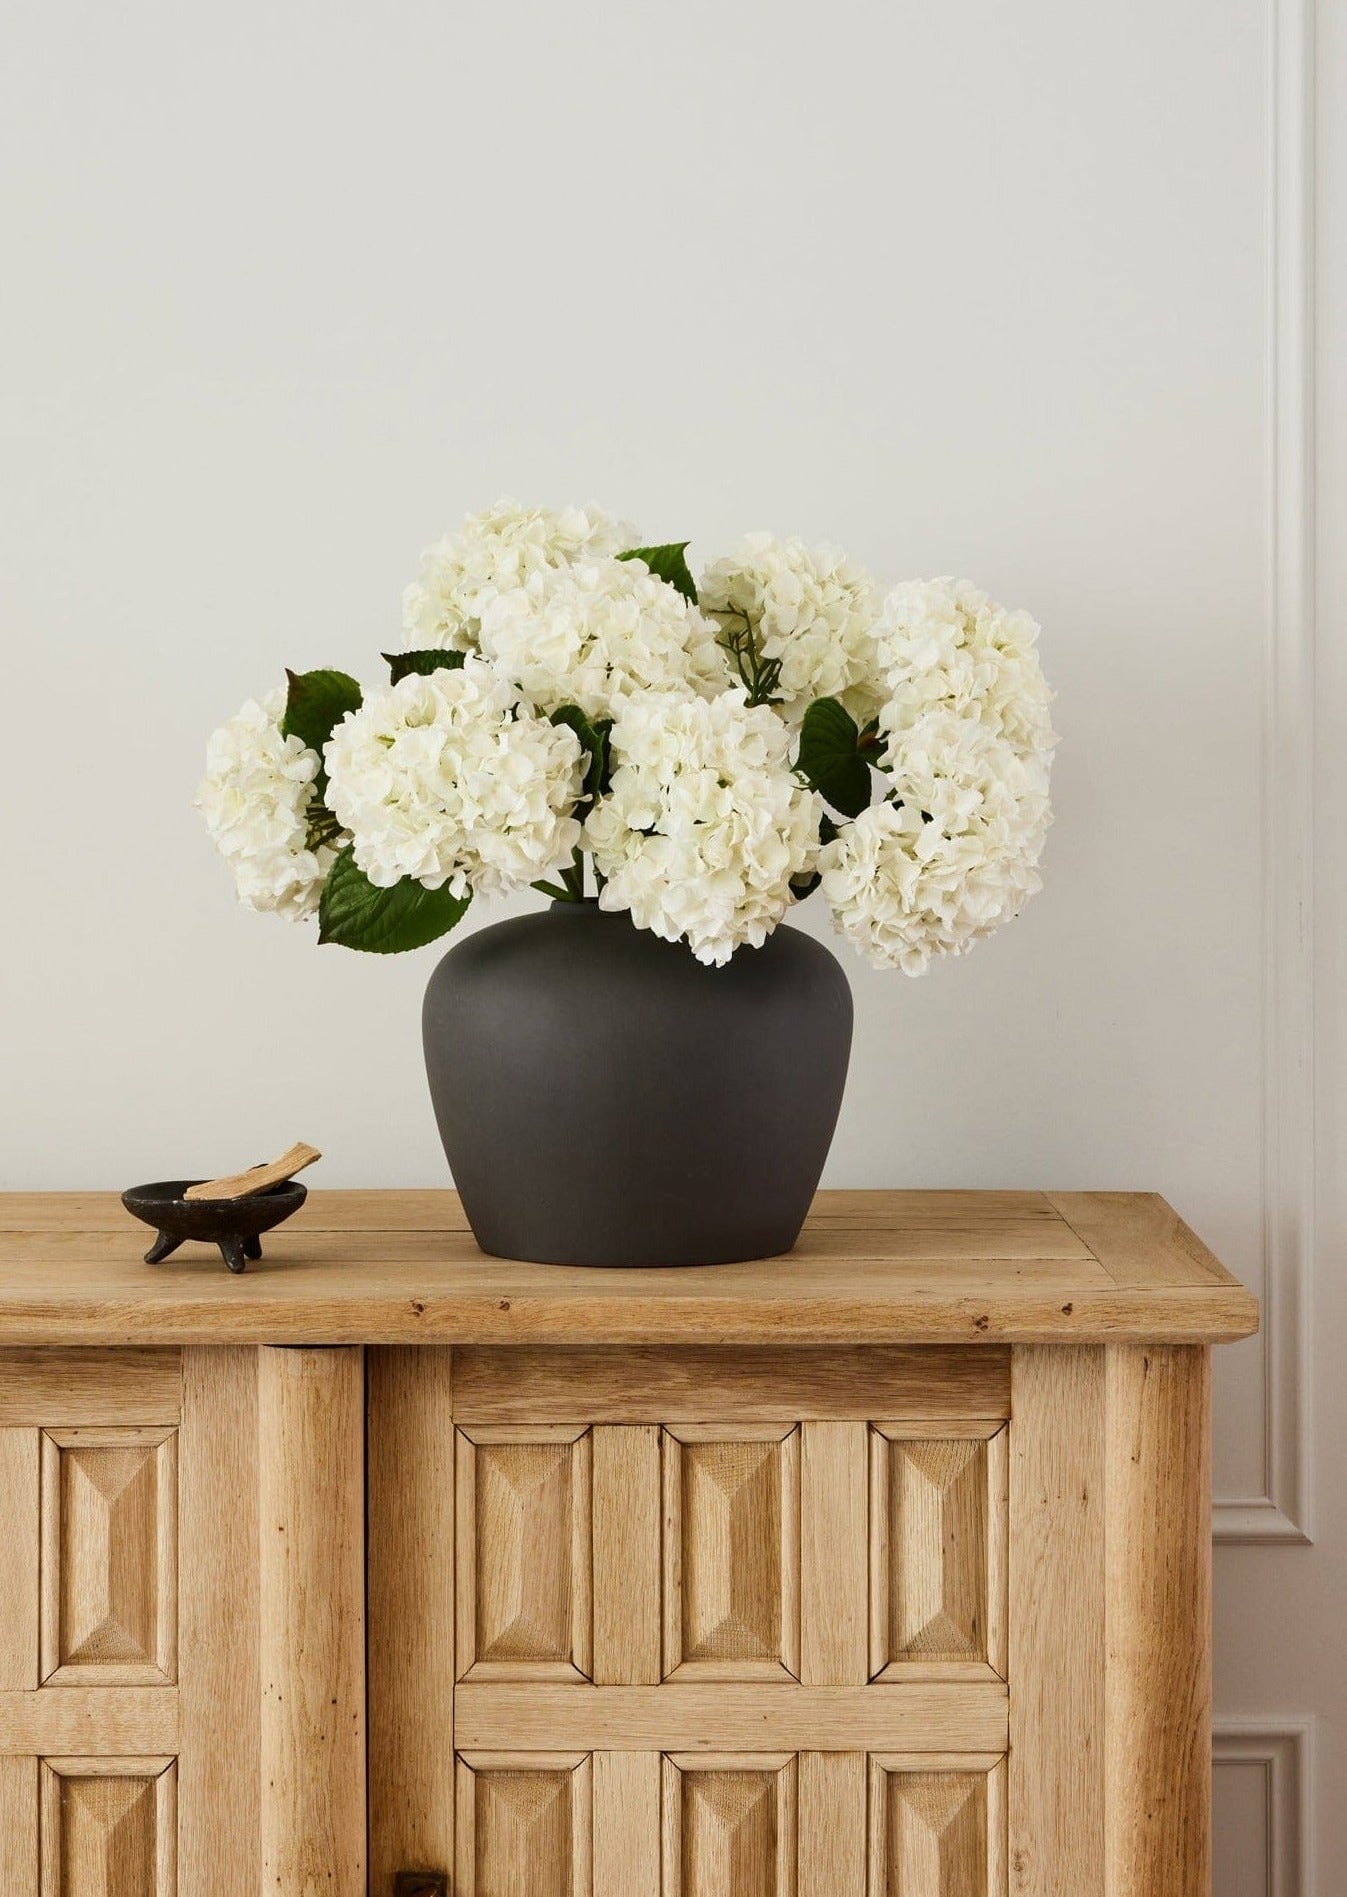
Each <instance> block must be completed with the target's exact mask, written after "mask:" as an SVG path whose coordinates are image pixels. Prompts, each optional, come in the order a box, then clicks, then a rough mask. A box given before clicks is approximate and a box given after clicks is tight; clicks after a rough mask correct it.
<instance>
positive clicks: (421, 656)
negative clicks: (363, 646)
mask: <svg viewBox="0 0 1347 1897" xmlns="http://www.w3.org/2000/svg"><path fill="white" fill-rule="evenodd" d="M382 656H383V658H384V660H385V661H386V663H387V665H388V682H389V684H390V685H396V684H397V682H398V680H399V679H401V678H406V677H407V676H408V674H409V673H411V672H417V673H419V674H420V676H421V677H422V678H425V677H426V676H427V675H428V674H429V673H431V672H457V671H460V670H461V669H462V665H463V661H464V659H466V658H467V656H468V655H467V653H466V652H442V651H439V650H438V649H432V650H431V651H429V652H385V653H384V654H383V655H382Z"/></svg>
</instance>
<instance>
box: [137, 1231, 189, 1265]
mask: <svg viewBox="0 0 1347 1897" xmlns="http://www.w3.org/2000/svg"><path fill="white" fill-rule="evenodd" d="M181 1243H182V1240H181V1239H180V1238H170V1236H169V1234H168V1233H167V1232H160V1234H159V1236H158V1238H156V1239H155V1241H154V1243H153V1245H151V1246H150V1249H149V1250H148V1251H147V1252H146V1254H145V1263H146V1264H147V1265H157V1264H158V1263H159V1262H160V1260H161V1259H164V1258H167V1257H168V1254H169V1253H170V1252H174V1251H176V1250H177V1249H178V1247H179V1245H181Z"/></svg>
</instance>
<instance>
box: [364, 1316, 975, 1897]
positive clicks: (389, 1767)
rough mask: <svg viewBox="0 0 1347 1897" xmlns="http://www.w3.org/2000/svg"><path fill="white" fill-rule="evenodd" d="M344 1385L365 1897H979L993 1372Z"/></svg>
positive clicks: (567, 1364) (489, 1377)
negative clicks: (367, 1881) (360, 1572)
mask: <svg viewBox="0 0 1347 1897" xmlns="http://www.w3.org/2000/svg"><path fill="white" fill-rule="evenodd" d="M432 1355H433V1356H436V1357H438V1358H439V1359H440V1362H439V1365H438V1368H437V1371H436V1375H435V1377H434V1378H433V1379H430V1378H428V1377H427V1376H426V1374H425V1366H426V1361H427V1359H428V1358H429V1357H430V1356H432ZM368 1392H369V1396H368V1400H369V1534H370V1592H369V1623H370V1626H369V1631H370V1642H371V1647H370V1652H371V1667H370V1681H369V1692H370V1748H371V1749H370V1771H371V1781H370V1784H371V1862H372V1867H373V1884H372V1890H373V1892H374V1897H393V1893H394V1892H395V1891H397V1890H398V1889H399V1885H398V1883H397V1881H396V1880H397V1877H398V1875H399V1874H402V1875H403V1876H404V1878H405V1877H406V1875H407V1873H409V1872H413V1871H421V1872H423V1873H427V1874H429V1873H432V1872H438V1873H439V1875H440V1876H441V1877H442V1878H443V1880H444V1881H443V1883H442V1884H440V1885H439V1886H438V1888H442V1889H444V1890H446V1891H452V1892H453V1893H455V1897H525V1893H527V1897H1006V1890H1007V1868H1006V1783H1005V1754H1006V1748H1007V1687H1006V1673H1007V1664H1006V1645H1007V1640H1006V1560H1007V1479H1008V1477H1007V1472H1008V1453H1007V1446H1008V1425H1007V1421H1006V1418H1007V1415H1008V1410H1009V1366H1008V1359H1007V1356H1006V1353H1004V1352H1001V1351H997V1350H995V1349H986V1348H984V1349H982V1350H980V1351H976V1352H962V1351H956V1350H943V1351H942V1350H921V1351H908V1350H895V1349H874V1350H868V1351H863V1352H857V1351H826V1350H804V1351H795V1352H790V1353H770V1352H761V1351H757V1352H754V1351H744V1352H734V1351H728V1350H721V1351H718V1350H697V1351H681V1352H669V1353H661V1352H658V1351H634V1352H633V1351H628V1352H610V1351H603V1350H594V1351H562V1350H538V1351H507V1350H471V1351H466V1350H465V1351H462V1352H459V1353H456V1355H455V1356H454V1358H453V1360H452V1361H451V1360H450V1357H449V1353H447V1352H437V1353H428V1352H421V1353H415V1352H404V1351H380V1352H372V1353H370V1360H369V1378H368ZM426 1459H429V1464H430V1466H431V1467H433V1470H434V1476H435V1485H434V1486H435V1493H434V1495H433V1497H431V1498H428V1497H427V1496H426V1495H425V1493H424V1491H423V1487H422V1485H423V1484H424V1483H425V1479H426ZM451 1698H452V1708H453V1731H452V1744H450V1736H449V1734H448V1732H447V1730H446V1727H447V1719H446V1714H447V1712H448V1708H449V1704H450V1699H451ZM425 1887H426V1888H436V1887H437V1886H435V1885H433V1884H427V1885H426V1886H425ZM401 1888H403V1889H408V1888H412V1886H411V1885H410V1884H409V1883H406V1882H404V1884H403V1885H402V1886H401Z"/></svg>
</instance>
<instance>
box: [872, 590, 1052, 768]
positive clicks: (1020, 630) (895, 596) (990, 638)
mask: <svg viewBox="0 0 1347 1897" xmlns="http://www.w3.org/2000/svg"><path fill="white" fill-rule="evenodd" d="M1037 639H1038V627H1037V626H1036V625H1035V623H1034V621H1033V620H1032V619H1031V618H1030V617H1029V615H1028V613H1025V612H1008V611H1007V610H1006V608H1005V607H1004V606H998V605H997V604H996V602H995V600H991V599H988V597H987V595H986V594H985V593H982V592H979V590H978V589H977V587H975V586H973V585H971V584H970V583H969V581H967V580H951V579H940V580H910V581H907V582H906V583H905V584H904V585H902V586H895V587H894V589H893V591H892V592H891V593H890V594H889V595H888V597H887V598H886V599H885V601H884V604H883V607H882V608H881V610H880V614H879V619H878V621H877V622H876V625H875V648H876V655H877V663H878V669H879V673H880V676H881V677H882V678H883V680H884V683H885V686H886V688H887V690H886V694H885V698H886V702H885V704H884V706H883V709H882V710H881V712H880V714H879V722H880V727H881V729H882V730H883V732H884V733H885V736H886V737H887V739H888V746H887V750H886V756H887V757H888V758H889V759H893V758H895V757H897V756H899V755H900V754H901V752H902V748H903V743H904V734H905V733H906V732H907V731H909V730H910V729H911V728H912V726H914V725H915V724H916V723H917V722H918V721H919V720H920V719H921V718H923V717H924V716H925V714H926V713H927V712H928V711H930V710H932V709H933V708H935V707H937V706H942V707H944V708H945V709H947V710H949V711H957V712H963V713H965V714H967V715H968V716H969V717H973V718H976V719H977V720H978V721H979V722H980V723H981V724H983V725H985V726H986V727H987V729H988V730H990V731H992V732H994V733H995V734H996V735H997V736H998V737H1002V738H1005V739H1006V740H1007V742H1008V743H1010V744H1011V745H1013V747H1014V749H1015V750H1016V751H1017V752H1018V753H1019V755H1020V756H1021V757H1034V756H1044V755H1046V754H1048V753H1049V752H1050V751H1051V749H1052V747H1053V745H1054V744H1055V742H1056V739H1055V737H1054V736H1053V730H1052V719H1051V714H1050V707H1051V704H1052V693H1051V692H1050V691H1049V689H1048V685H1047V682H1046V680H1045V679H1044V677H1043V671H1042V667H1041V666H1040V664H1039V660H1038V652H1037V649H1036V641H1037Z"/></svg>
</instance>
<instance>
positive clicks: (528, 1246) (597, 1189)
mask: <svg viewBox="0 0 1347 1897" xmlns="http://www.w3.org/2000/svg"><path fill="white" fill-rule="evenodd" d="M851 1014H852V1009H851V990H850V988H849V987H848V986H847V980H846V976H845V975H844V974H843V973H842V970H841V968H840V967H839V965H838V963H837V961H836V960H835V959H834V957H833V956H832V955H830V954H829V953H828V951H827V949H825V948H824V947H823V946H822V945H821V944H820V943H818V942H816V941H814V939H813V937H812V936H808V935H804V934H802V933H801V932H800V931H799V930H798V929H790V928H779V929H777V930H776V932H775V933H774V934H773V935H770V936H769V937H768V938H767V940H766V942H765V943H764V944H763V946H762V947H761V948H759V949H749V948H745V949H740V950H739V952H738V953H737V954H736V955H735V956H734V958H733V960H732V961H730V962H729V963H728V965H727V966H725V967H723V968H705V967H703V966H702V964H701V963H699V962H697V961H696V960H694V958H693V956H692V954H691V953H690V951H689V950H688V949H687V948H686V946H684V945H683V944H682V943H671V942H662V941H661V940H660V939H659V938H658V937H657V936H654V935H651V934H650V933H649V931H648V930H642V929H637V928H634V927H633V926H632V923H631V921H630V919H629V918H628V917H627V916H625V915H608V914H605V913H604V912H603V911H602V910H600V909H599V907H598V905H597V904H596V903H594V902H585V903H562V902H558V903H554V904H553V905H552V907H551V908H550V909H549V910H546V911H543V912H541V913H539V914H536V915H530V916H521V917H518V918H516V919H514V920H512V921H509V922H498V923H495V924H494V925H493V926H492V927H490V928H487V929H483V930H481V931H480V932H479V933H478V934H476V935H471V936H468V937H467V938H466V939H465V940H464V941H462V942H460V943H459V944H458V945H457V947H455V948H452V949H450V951H449V953H448V954H447V955H446V956H445V958H444V960H443V961H442V962H441V963H440V965H439V967H438V968H437V969H436V970H435V973H434V974H433V975H432V976H431V978H430V985H429V987H428V988H427V989H426V999H425V1008H424V1011H423V1016H422V1022H423V1030H424V1037H425V1050H426V1071H427V1074H428V1076H429V1079H430V1092H431V1098H432V1099H433V1101H434V1103H435V1117H436V1119H437V1120H438V1122H439V1128H440V1137H441V1139H442V1140H443V1141H444V1150H445V1154H446V1156H447V1158H448V1161H449V1166H450V1169H451V1171H452V1172H453V1175H454V1183H455V1185H456V1186H457V1187H458V1190H459V1193H460V1195H461V1197H462V1201H463V1208H464V1211H465V1212H466V1213H467V1217H468V1222H469V1224H470V1225H471V1226H472V1229H473V1233H474V1235H475V1237H476V1239H477V1242H478V1244H479V1245H480V1246H481V1247H482V1250H483V1251H487V1252H493V1253H495V1254H496V1255H497V1256H499V1257H503V1258H526V1259H533V1260H535V1261H536V1262H538V1263H541V1264H550V1265H714V1264H727V1263H729V1262H731V1261H732V1260H734V1259H743V1258H770V1257H774V1256H776V1255H777V1254H778V1253H780V1252H786V1251H789V1250H790V1248H791V1246H792V1245H793V1244H794V1243H795V1240H796V1239H797V1237H798V1236H799V1232H800V1227H801V1225H802V1224H803V1223H804V1218H805V1214H806V1212H807V1211H808V1210H809V1203H810V1200H811V1199H812V1198H813V1196H814V1192H815V1189H816V1188H817V1186H818V1182H819V1176H820V1174H821V1173H822V1171H823V1162H824V1160H825V1159H826V1158H827V1156H828V1147H829V1145H830V1144H831V1142H832V1136H833V1129H834V1127H835V1126H836V1124H837V1115H838V1111H839V1109H840V1107H841V1104H842V1091H843V1088H844V1087H845V1085H846V1077H847V1061H848V1058H849V1056H850V1052H851Z"/></svg>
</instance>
